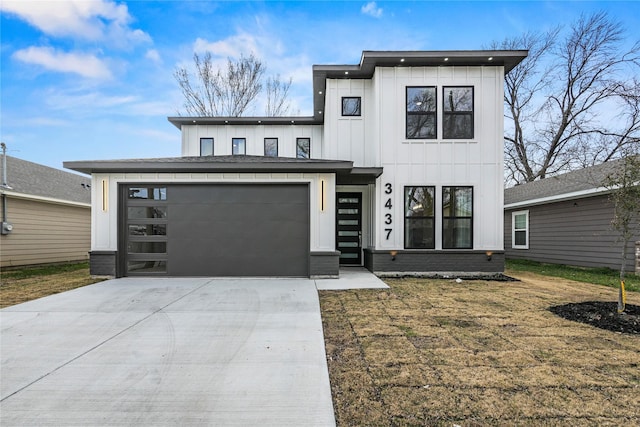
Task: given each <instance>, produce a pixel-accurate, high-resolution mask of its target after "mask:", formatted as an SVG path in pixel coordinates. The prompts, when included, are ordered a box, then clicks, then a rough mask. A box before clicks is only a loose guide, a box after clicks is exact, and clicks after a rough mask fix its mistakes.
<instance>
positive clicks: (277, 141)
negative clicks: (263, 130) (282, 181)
mask: <svg viewBox="0 0 640 427" xmlns="http://www.w3.org/2000/svg"><path fill="white" fill-rule="evenodd" d="M267 140H272V141H273V140H275V141H276V154H275V156H268V155H267ZM279 145H280V141H279V140H278V138H274V137H268V138H265V139H264V155H265V157H278V151H279V150H278V148H279V147H278V146H279Z"/></svg>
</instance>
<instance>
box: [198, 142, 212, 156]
mask: <svg viewBox="0 0 640 427" xmlns="http://www.w3.org/2000/svg"><path fill="white" fill-rule="evenodd" d="M200 155H201V156H213V138H200Z"/></svg>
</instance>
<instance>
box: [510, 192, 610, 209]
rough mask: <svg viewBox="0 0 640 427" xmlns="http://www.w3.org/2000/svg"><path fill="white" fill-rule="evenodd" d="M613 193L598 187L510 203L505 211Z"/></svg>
mask: <svg viewBox="0 0 640 427" xmlns="http://www.w3.org/2000/svg"><path fill="white" fill-rule="evenodd" d="M611 191H612V189H611V188H606V187H597V188H590V189H589V190H580V191H574V192H571V193H565V194H557V195H555V196H548V197H540V198H538V199H530V200H524V201H522V202H515V203H509V204H506V205H504V209H515V208H523V207H527V206H535V205H544V204H547V203H553V202H563V201H566V200H574V199H583V198H585V197H591V196H598V195H601V194H607V193H610V192H611Z"/></svg>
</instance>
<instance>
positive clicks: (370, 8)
mask: <svg viewBox="0 0 640 427" xmlns="http://www.w3.org/2000/svg"><path fill="white" fill-rule="evenodd" d="M360 12H362V13H364V14H365V15H369V16H373V17H374V18H380V17H382V8H381V7H378V5H377V4H376V2H374V1H370V2H369V3H367V4H365V5H364V6H362V8H361V9H360Z"/></svg>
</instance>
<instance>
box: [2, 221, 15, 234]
mask: <svg viewBox="0 0 640 427" xmlns="http://www.w3.org/2000/svg"><path fill="white" fill-rule="evenodd" d="M11 231H13V224H11V223H10V222H4V221H3V222H2V228H1V229H0V234H2V235H7V234H9V233H11Z"/></svg>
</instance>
